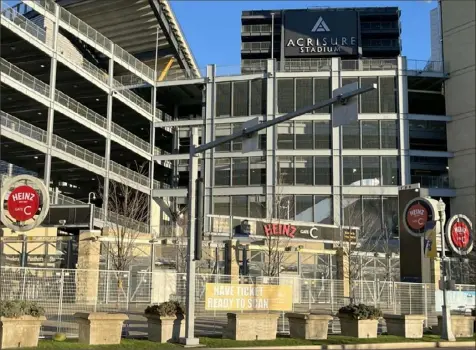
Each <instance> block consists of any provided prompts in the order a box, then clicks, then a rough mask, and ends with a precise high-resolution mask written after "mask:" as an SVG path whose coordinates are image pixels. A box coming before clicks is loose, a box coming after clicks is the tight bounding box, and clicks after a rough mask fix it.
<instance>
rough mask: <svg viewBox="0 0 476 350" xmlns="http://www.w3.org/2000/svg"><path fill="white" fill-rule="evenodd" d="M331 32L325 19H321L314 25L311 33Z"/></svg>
mask: <svg viewBox="0 0 476 350" xmlns="http://www.w3.org/2000/svg"><path fill="white" fill-rule="evenodd" d="M330 31H331V30H330V29H329V26H328V25H327V24H326V22H324V19H323V18H322V17H319V19H318V20H317V22H316V24H314V27H312V30H311V32H313V33H315V32H330Z"/></svg>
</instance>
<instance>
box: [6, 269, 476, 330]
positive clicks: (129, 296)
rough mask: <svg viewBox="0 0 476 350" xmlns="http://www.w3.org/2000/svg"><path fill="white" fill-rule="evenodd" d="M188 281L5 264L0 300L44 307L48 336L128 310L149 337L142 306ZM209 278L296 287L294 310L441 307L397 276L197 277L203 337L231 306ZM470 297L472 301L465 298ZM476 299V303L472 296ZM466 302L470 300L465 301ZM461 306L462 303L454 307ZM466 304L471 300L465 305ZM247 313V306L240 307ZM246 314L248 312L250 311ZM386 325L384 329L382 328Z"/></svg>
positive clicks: (173, 275)
mask: <svg viewBox="0 0 476 350" xmlns="http://www.w3.org/2000/svg"><path fill="white" fill-rule="evenodd" d="M186 282H187V280H186V274H185V273H177V272H175V271H174V270H159V271H155V272H153V273H151V272H148V271H137V272H133V273H131V272H128V271H110V270H109V271H107V270H65V269H48V268H43V269H41V268H19V267H2V269H1V271H0V299H6V300H12V299H16V300H18V299H19V300H33V301H37V302H38V303H39V304H40V305H41V306H42V307H44V308H45V310H46V317H47V321H46V322H45V324H44V325H43V326H42V329H41V334H42V335H43V336H50V335H52V334H54V333H56V332H62V333H65V334H67V335H68V336H70V337H74V336H77V335H78V327H77V325H76V323H75V321H74V314H75V313H76V312H123V313H126V314H128V316H129V320H128V321H127V322H126V325H125V327H124V331H125V332H126V333H127V334H128V335H131V336H144V335H146V334H147V323H146V319H145V318H144V317H143V311H144V309H145V307H146V306H147V305H149V304H153V303H160V302H163V301H167V300H179V301H181V302H184V303H185V298H186V291H187V283H186ZM207 283H240V284H257V285H291V286H292V291H293V294H292V311H293V312H309V311H312V312H320V313H328V314H335V313H337V311H338V310H339V308H340V307H341V306H343V305H346V304H348V303H349V302H350V298H353V300H354V302H356V303H365V304H368V305H374V306H376V307H378V308H380V309H382V311H383V312H384V313H394V314H421V315H424V316H425V319H426V320H425V325H426V326H432V325H435V324H436V323H437V318H436V316H437V315H438V313H439V312H440V311H441V305H440V304H439V303H440V301H439V297H438V293H441V292H440V291H438V290H437V288H435V285H434V284H419V283H403V282H392V281H379V280H374V281H365V280H356V281H353V282H352V284H351V286H346V285H345V283H344V282H343V281H341V280H336V279H324V278H321V279H311V278H299V277H298V276H297V275H296V276H289V275H286V276H285V277H266V276H258V277H248V276H246V277H244V276H240V277H237V276H234V277H232V276H229V275H217V274H197V276H196V287H195V288H196V290H195V298H196V299H195V301H196V315H195V318H196V321H195V324H196V332H197V334H199V335H202V336H206V335H213V334H221V332H222V327H223V326H224V325H225V324H226V321H227V318H226V313H227V312H226V311H210V310H206V308H205V302H206V297H205V292H206V285H207ZM456 291H458V292H460V293H463V294H465V296H467V297H469V296H470V295H473V296H474V295H475V294H476V289H475V286H472V285H457V286H456ZM468 300H470V299H468ZM471 300H473V301H472V302H473V304H474V299H471ZM468 302H469V301H468ZM457 307H459V306H457ZM465 307H466V308H467V307H468V305H466V306H463V309H464V308H465ZM237 312H243V311H237ZM245 312H246V311H245ZM285 313H286V311H282V312H280V317H279V319H278V332H280V333H287V332H288V331H289V324H288V321H287V319H286V317H285ZM384 327H385V324H384V322H382V324H381V328H380V330H381V331H385V328H384ZM329 332H331V333H339V332H340V325H339V321H338V319H337V318H335V319H334V322H331V323H330V325H329Z"/></svg>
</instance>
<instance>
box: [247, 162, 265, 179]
mask: <svg viewBox="0 0 476 350" xmlns="http://www.w3.org/2000/svg"><path fill="white" fill-rule="evenodd" d="M250 185H266V158H265V157H250Z"/></svg>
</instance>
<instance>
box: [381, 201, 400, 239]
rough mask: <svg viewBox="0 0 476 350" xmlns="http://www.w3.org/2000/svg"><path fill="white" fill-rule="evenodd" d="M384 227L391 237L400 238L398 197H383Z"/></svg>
mask: <svg viewBox="0 0 476 350" xmlns="http://www.w3.org/2000/svg"><path fill="white" fill-rule="evenodd" d="M383 225H384V229H386V230H387V231H388V232H389V233H390V234H391V235H393V236H398V197H383Z"/></svg>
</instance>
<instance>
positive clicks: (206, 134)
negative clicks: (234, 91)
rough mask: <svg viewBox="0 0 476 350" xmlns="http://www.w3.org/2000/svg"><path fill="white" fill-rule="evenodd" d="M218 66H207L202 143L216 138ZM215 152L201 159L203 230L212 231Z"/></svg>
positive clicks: (203, 155)
mask: <svg viewBox="0 0 476 350" xmlns="http://www.w3.org/2000/svg"><path fill="white" fill-rule="evenodd" d="M215 76H216V66H215V65H214V64H213V65H208V66H207V78H206V84H205V89H204V91H203V95H202V100H203V101H204V102H205V103H204V105H205V107H203V109H202V119H203V126H202V144H205V143H208V142H211V141H213V140H214V139H215V114H216V83H215ZM213 154H214V150H208V151H206V152H204V153H202V160H201V161H200V174H201V177H202V179H203V181H204V183H203V188H204V191H203V192H204V193H203V195H204V197H205V198H204V199H203V200H204V202H203V217H204V220H203V230H204V232H210V230H211V227H210V226H211V225H210V221H209V219H208V215H210V214H211V213H213V183H214V180H215V172H214V171H213V169H214V166H213Z"/></svg>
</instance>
